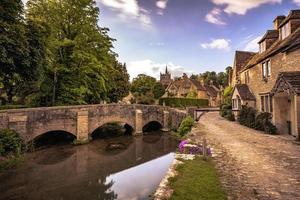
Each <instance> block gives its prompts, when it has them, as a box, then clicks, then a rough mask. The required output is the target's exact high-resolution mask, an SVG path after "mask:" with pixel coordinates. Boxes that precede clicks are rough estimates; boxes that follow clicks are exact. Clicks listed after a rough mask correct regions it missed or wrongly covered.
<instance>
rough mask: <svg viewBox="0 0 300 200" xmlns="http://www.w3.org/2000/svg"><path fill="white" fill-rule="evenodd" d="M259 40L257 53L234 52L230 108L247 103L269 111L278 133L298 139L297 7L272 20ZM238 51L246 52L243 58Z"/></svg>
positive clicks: (299, 67)
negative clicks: (272, 27) (269, 26)
mask: <svg viewBox="0 0 300 200" xmlns="http://www.w3.org/2000/svg"><path fill="white" fill-rule="evenodd" d="M273 23H274V30H268V31H267V32H266V33H265V35H264V36H263V37H262V39H261V40H260V41H259V43H258V45H259V52H244V53H241V52H239V51H237V52H236V56H235V60H234V65H233V71H232V75H231V78H230V84H231V86H232V87H234V92H233V96H232V105H233V111H235V113H236V111H238V110H239V109H240V107H241V105H248V106H251V107H254V108H256V109H257V110H258V111H261V112H269V113H271V114H272V120H273V123H274V124H275V125H276V127H277V129H278V132H279V133H282V134H291V135H293V136H295V137H297V138H298V139H299V133H300V96H299V95H300V10H292V11H290V13H289V15H288V16H278V17H276V18H275V20H274V21H273ZM240 54H243V55H244V56H245V54H247V56H245V57H244V58H243V59H238V58H240V57H241V55H240Z"/></svg>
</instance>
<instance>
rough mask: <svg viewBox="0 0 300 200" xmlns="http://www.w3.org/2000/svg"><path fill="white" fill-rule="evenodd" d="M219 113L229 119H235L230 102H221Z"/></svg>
mask: <svg viewBox="0 0 300 200" xmlns="http://www.w3.org/2000/svg"><path fill="white" fill-rule="evenodd" d="M220 115H221V116H222V117H224V118H226V119H227V120H229V121H235V118H234V114H233V113H232V107H231V105H230V104H223V105H221V106H220Z"/></svg>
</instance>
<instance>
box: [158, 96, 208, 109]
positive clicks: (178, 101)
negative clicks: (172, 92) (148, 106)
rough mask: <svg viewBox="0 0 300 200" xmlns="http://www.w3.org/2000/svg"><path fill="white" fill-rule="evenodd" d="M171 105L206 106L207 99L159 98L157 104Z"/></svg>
mask: <svg viewBox="0 0 300 200" xmlns="http://www.w3.org/2000/svg"><path fill="white" fill-rule="evenodd" d="M164 103H165V105H166V106H171V107H180V108H181V107H188V106H196V107H207V106H208V99H192V98H161V99H159V104H160V105H163V104H164Z"/></svg>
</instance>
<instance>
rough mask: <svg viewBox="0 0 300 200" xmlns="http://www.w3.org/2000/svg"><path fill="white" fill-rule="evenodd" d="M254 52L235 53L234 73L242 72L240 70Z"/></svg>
mask: <svg viewBox="0 0 300 200" xmlns="http://www.w3.org/2000/svg"><path fill="white" fill-rule="evenodd" d="M255 54H256V53H255V52H249V51H236V52H235V57H234V62H235V67H236V72H239V71H241V70H242V68H243V67H244V66H245V65H246V64H247V62H248V61H249V60H250V59H251V58H252V57H253V56H254V55H255Z"/></svg>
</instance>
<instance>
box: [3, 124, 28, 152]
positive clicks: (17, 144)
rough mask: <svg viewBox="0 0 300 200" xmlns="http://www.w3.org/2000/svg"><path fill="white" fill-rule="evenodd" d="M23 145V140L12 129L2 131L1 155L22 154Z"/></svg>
mask: <svg viewBox="0 0 300 200" xmlns="http://www.w3.org/2000/svg"><path fill="white" fill-rule="evenodd" d="M22 145H23V140H22V138H21V137H20V136H19V135H18V133H17V132H15V131H14V130H11V129H0V155H8V154H12V153H13V154H16V155H19V154H20V153H21V148H22Z"/></svg>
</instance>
